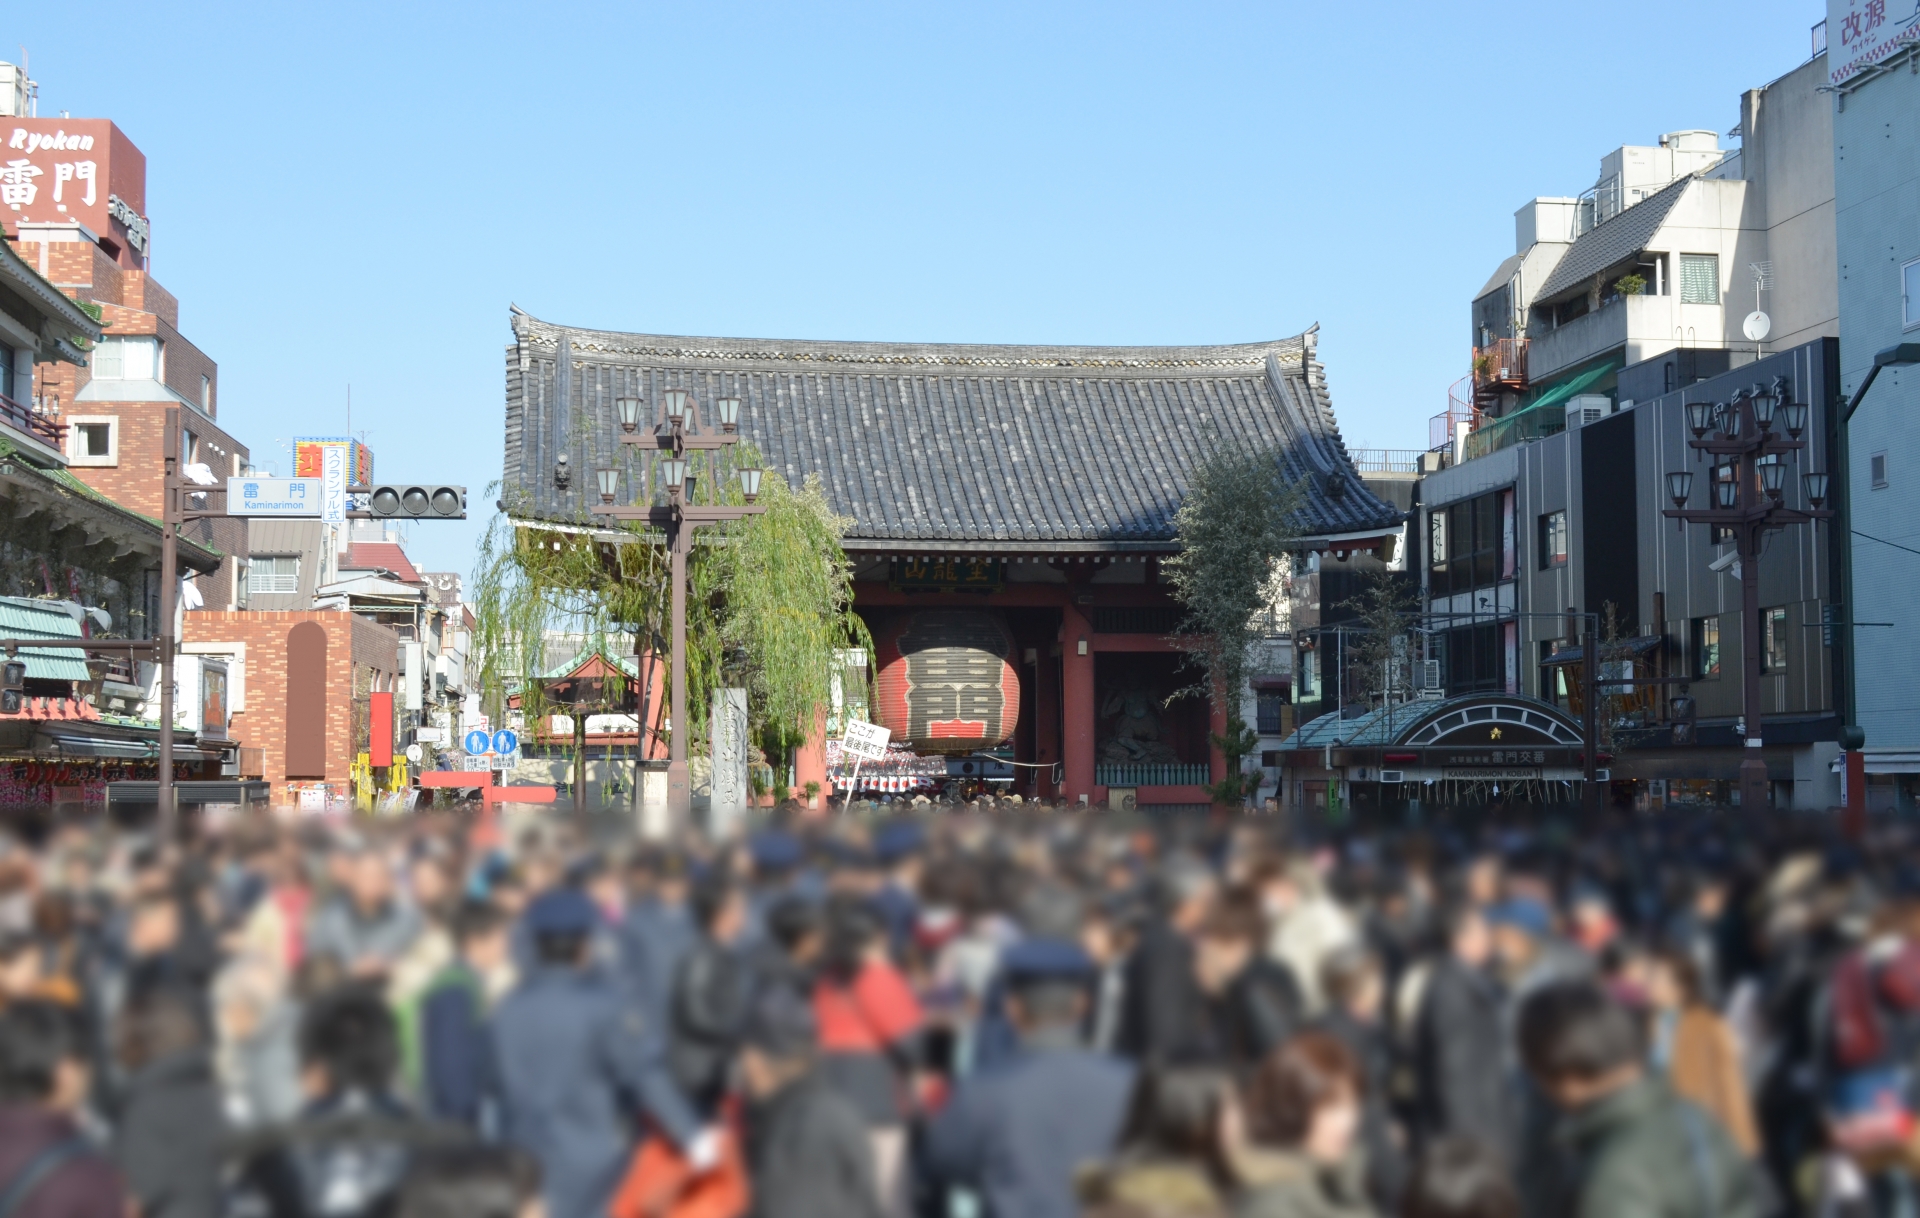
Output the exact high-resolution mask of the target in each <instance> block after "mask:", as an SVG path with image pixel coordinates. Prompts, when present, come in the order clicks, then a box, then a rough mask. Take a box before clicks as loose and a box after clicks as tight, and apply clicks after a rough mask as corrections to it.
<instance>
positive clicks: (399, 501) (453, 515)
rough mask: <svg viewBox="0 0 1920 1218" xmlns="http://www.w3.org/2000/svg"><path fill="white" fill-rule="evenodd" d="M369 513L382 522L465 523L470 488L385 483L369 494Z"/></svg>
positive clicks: (369, 491)
mask: <svg viewBox="0 0 1920 1218" xmlns="http://www.w3.org/2000/svg"><path fill="white" fill-rule="evenodd" d="M367 513H368V515H371V516H374V517H376V518H380V519H387V518H392V519H399V520H465V519H466V518H467V488H466V487H464V486H431V485H418V486H409V485H406V484H404V483H398V482H393V483H384V484H382V485H379V486H375V487H372V488H370V489H369V490H368V492H367Z"/></svg>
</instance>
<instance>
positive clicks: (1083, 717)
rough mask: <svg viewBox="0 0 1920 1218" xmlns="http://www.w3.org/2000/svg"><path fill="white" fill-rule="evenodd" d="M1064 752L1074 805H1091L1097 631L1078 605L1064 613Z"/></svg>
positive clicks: (1062, 699)
mask: <svg viewBox="0 0 1920 1218" xmlns="http://www.w3.org/2000/svg"><path fill="white" fill-rule="evenodd" d="M1060 675H1061V686H1062V689H1061V691H1060V700H1061V704H1062V705H1061V716H1060V718H1061V724H1060V727H1061V731H1060V736H1061V740H1060V752H1061V760H1062V761H1064V762H1065V763H1066V764H1065V767H1064V768H1065V770H1066V789H1065V790H1064V791H1062V792H1061V794H1063V795H1065V796H1066V797H1067V800H1068V801H1069V802H1070V803H1079V802H1080V800H1081V799H1082V798H1083V797H1084V798H1085V799H1086V800H1087V802H1089V803H1091V802H1092V801H1093V796H1094V790H1093V787H1094V781H1093V777H1094V776H1093V728H1094V706H1093V629H1092V627H1091V626H1090V625H1089V624H1088V623H1087V619H1086V617H1085V616H1084V615H1083V614H1082V613H1081V612H1080V609H1079V607H1078V606H1076V605H1072V604H1068V605H1066V606H1065V607H1063V608H1062V609H1061V611H1060Z"/></svg>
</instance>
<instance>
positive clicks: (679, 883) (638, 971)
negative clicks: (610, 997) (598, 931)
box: [620, 849, 697, 1027]
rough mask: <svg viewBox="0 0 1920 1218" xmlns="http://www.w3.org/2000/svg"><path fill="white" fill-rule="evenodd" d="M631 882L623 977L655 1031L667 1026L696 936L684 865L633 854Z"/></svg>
mask: <svg viewBox="0 0 1920 1218" xmlns="http://www.w3.org/2000/svg"><path fill="white" fill-rule="evenodd" d="M627 879H628V885H629V888H630V892H629V893H628V897H627V914H626V922H625V924H624V925H623V926H622V927H621V928H620V942H621V945H622V947H623V948H624V956H625V962H624V964H623V966H622V973H623V975H624V976H625V978H626V980H627V982H628V984H630V985H631V986H632V987H633V991H634V996H635V998H636V999H637V1000H638V1001H639V1003H640V1004H641V1007H642V1009H643V1010H645V1011H646V1013H647V1014H648V1015H649V1016H651V1018H652V1021H653V1023H654V1024H655V1026H657V1027H665V1026H666V1024H667V1013H668V1008H669V1007H670V1006H671V1005H672V1002H673V978H674V974H675V973H677V972H678V971H679V969H680V961H681V958H682V957H684V956H685V955H686V954H687V952H688V951H689V950H690V949H691V948H692V947H693V943H694V939H695V937H696V935H697V932H696V931H695V929H694V925H693V917H692V915H691V914H690V913H689V912H688V910H687V887H688V885H687V866H686V860H685V859H683V858H682V857H681V856H680V855H678V854H676V853H672V852H668V851H664V850H655V849H648V850H643V851H640V852H639V853H638V854H636V855H635V857H634V861H633V862H632V864H631V865H630V866H629V868H628V872H627Z"/></svg>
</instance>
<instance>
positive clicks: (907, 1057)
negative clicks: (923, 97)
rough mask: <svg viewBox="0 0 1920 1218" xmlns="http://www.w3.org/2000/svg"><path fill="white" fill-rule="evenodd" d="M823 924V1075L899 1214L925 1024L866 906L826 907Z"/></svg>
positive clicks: (817, 993)
mask: <svg viewBox="0 0 1920 1218" xmlns="http://www.w3.org/2000/svg"><path fill="white" fill-rule="evenodd" d="M826 924H827V930H826V947H825V951H824V954H823V956H822V960H821V968H820V971H819V975H818V977H817V979H816V981H815V982H814V988H813V1010H814V1017H815V1019H816V1021H817V1023H818V1026H819V1035H820V1051H821V1053H822V1055H823V1061H822V1069H823V1070H824V1072H825V1077H826V1078H827V1079H828V1081H829V1082H831V1083H832V1085H833V1086H835V1087H836V1088H838V1089H839V1090H840V1092H841V1094H842V1095H844V1096H846V1098H847V1099H848V1100H849V1101H851V1102H852V1104H853V1106H854V1108H855V1110H856V1111H858V1112H859V1113H860V1115H861V1117H862V1119H863V1120H865V1121H866V1123H867V1128H868V1131H869V1134H870V1137H871V1139H872V1142H873V1163H874V1173H875V1176H876V1178H877V1180H878V1183H879V1188H880V1190H881V1196H882V1198H883V1200H884V1202H885V1205H886V1210H887V1212H888V1213H890V1214H893V1213H898V1212H899V1211H900V1208H901V1206H903V1205H904V1203H905V1197H906V1187H907V1181H906V1175H905V1173H906V1151H907V1143H906V1137H907V1119H908V1116H909V1115H910V1113H911V1111H912V1107H913V1089H914V1087H915V1085H916V1083H917V1081H918V1080H917V1074H918V1070H919V1065H920V1044H921V1032H922V1030H923V1024H924V1019H923V1016H922V1013H921V1009H920V1003H919V1000H918V999H917V998H916V997H915V996H914V993H913V990H912V988H911V987H909V986H908V985H907V982H906V979H905V978H904V977H903V976H902V975H901V973H900V971H899V970H898V969H897V968H895V967H894V965H893V963H892V961H891V960H890V959H889V958H888V956H887V945H886V939H885V937H884V935H883V934H882V932H881V928H880V925H879V919H878V918H876V917H875V916H874V913H873V910H872V907H871V906H869V905H868V904H867V902H866V901H865V900H863V899H861V898H857V897H851V896H843V897H837V898H834V899H833V900H831V901H829V902H828V905H827V911H826Z"/></svg>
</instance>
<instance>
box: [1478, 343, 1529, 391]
mask: <svg viewBox="0 0 1920 1218" xmlns="http://www.w3.org/2000/svg"><path fill="white" fill-rule="evenodd" d="M1526 387H1527V340H1526V339H1524V338H1496V339H1494V340H1493V341H1492V342H1491V343H1488V344H1487V345H1486V346H1484V347H1475V348H1474V349H1473V397H1474V401H1476V402H1478V401H1480V400H1481V399H1482V398H1483V397H1493V396H1496V395H1498V394H1499V393H1500V392H1501V391H1502V390H1510V391H1512V392H1515V393H1518V392H1519V391H1520V390H1523V389H1525V388H1526Z"/></svg>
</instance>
